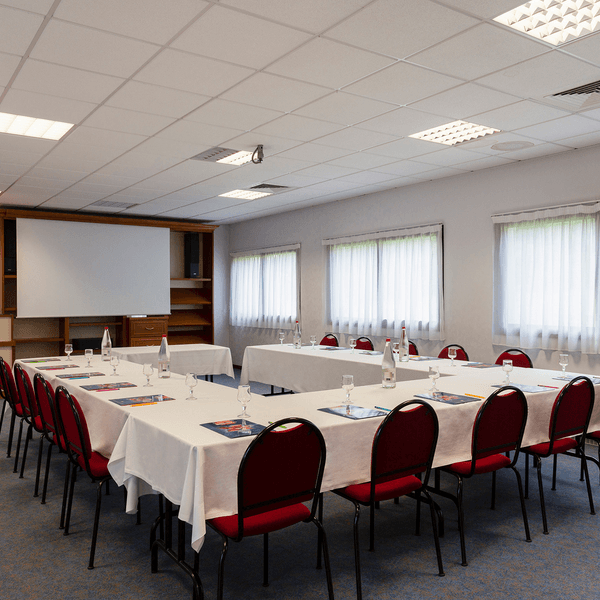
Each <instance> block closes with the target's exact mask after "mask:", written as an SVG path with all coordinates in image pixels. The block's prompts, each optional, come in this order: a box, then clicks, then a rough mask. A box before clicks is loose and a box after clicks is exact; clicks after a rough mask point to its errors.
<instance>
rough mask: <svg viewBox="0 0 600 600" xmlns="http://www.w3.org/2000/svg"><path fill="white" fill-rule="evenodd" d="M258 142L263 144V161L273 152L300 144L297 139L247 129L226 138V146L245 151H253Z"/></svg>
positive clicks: (268, 158) (276, 152) (267, 160)
mask: <svg viewBox="0 0 600 600" xmlns="http://www.w3.org/2000/svg"><path fill="white" fill-rule="evenodd" d="M259 144H262V145H263V151H264V154H265V163H268V162H269V160H270V157H271V156H273V155H274V154H279V153H280V152H283V151H285V150H289V149H290V148H293V147H294V146H298V145H300V142H299V141H298V140H290V139H286V138H281V137H276V136H271V135H267V134H266V133H259V132H257V131H249V132H247V133H244V134H242V135H240V136H238V137H235V138H232V139H230V140H227V148H231V149H233V150H245V151H246V152H253V151H254V150H255V149H256V146H258V145H259ZM253 166H256V165H253Z"/></svg>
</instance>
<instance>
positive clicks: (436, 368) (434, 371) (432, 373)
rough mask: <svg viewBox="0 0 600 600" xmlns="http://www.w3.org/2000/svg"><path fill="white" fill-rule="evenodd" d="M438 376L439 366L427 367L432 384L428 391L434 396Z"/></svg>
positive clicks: (436, 391)
mask: <svg viewBox="0 0 600 600" xmlns="http://www.w3.org/2000/svg"><path fill="white" fill-rule="evenodd" d="M439 378H440V368H439V366H437V365H436V366H434V367H429V379H430V380H431V384H432V385H431V389H430V390H429V392H430V393H431V395H432V396H434V397H435V395H436V394H437V393H438V392H439V390H438V389H437V386H436V382H437V380H438V379H439Z"/></svg>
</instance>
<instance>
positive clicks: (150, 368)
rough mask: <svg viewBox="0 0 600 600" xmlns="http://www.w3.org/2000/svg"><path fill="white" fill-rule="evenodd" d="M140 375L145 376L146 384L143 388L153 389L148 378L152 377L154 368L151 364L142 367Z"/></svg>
mask: <svg viewBox="0 0 600 600" xmlns="http://www.w3.org/2000/svg"><path fill="white" fill-rule="evenodd" d="M142 373H143V374H144V375H145V376H146V383H145V384H144V387H153V385H152V384H151V383H150V377H152V373H154V367H153V366H152V364H151V363H145V364H144V366H143V367H142Z"/></svg>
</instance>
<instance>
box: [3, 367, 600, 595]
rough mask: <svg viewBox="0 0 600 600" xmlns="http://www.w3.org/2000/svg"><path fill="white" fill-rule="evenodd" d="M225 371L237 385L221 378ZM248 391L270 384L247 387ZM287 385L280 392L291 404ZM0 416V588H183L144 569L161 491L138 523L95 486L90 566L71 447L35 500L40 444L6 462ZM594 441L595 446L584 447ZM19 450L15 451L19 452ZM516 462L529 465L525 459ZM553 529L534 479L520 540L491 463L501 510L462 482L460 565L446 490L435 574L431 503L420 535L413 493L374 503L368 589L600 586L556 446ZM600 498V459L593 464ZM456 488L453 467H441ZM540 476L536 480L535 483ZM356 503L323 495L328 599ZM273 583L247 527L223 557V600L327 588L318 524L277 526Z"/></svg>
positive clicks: (518, 524) (480, 487)
mask: <svg viewBox="0 0 600 600" xmlns="http://www.w3.org/2000/svg"><path fill="white" fill-rule="evenodd" d="M220 382H221V383H227V384H229V385H235V382H233V381H232V380H231V379H229V378H225V377H224V378H222V380H220ZM253 391H254V392H256V393H260V392H265V391H268V390H267V389H266V388H261V387H258V386H254V385H253ZM286 398H289V397H287V396H282V398H281V401H282V402H285V401H286ZM7 430H8V426H7V423H6V422H5V424H4V426H3V430H2V432H1V433H0V497H1V498H2V505H1V508H0V578H1V579H0V598H1V599H2V600H13V599H19V600H22V599H25V598H41V597H52V598H60V599H61V600H92V599H105V598H106V599H109V598H110V599H115V598H119V599H141V598H143V599H148V600H154V599H157V600H158V599H161V600H163V599H171V598H191V584H190V582H189V580H188V579H187V577H186V576H185V575H184V574H183V573H182V572H181V571H180V570H179V569H178V568H177V567H176V566H175V565H174V564H173V563H171V561H170V560H169V559H167V558H166V557H164V556H163V555H159V573H156V574H152V573H151V572H150V553H149V546H148V540H149V530H150V523H151V522H152V521H153V520H154V518H155V516H156V514H157V500H156V498H155V497H145V498H143V501H142V524H141V525H136V521H135V516H132V515H127V514H125V513H124V512H123V493H122V491H121V490H119V489H117V488H116V487H115V486H113V487H112V488H111V494H110V495H109V496H104V497H103V505H102V513H101V518H100V533H99V538H98V547H97V552H96V568H95V569H94V570H93V571H89V570H88V569H87V568H86V566H87V559H88V553H89V545H90V540H91V524H92V519H93V509H94V505H95V486H94V485H92V484H91V483H90V482H89V480H88V479H87V478H86V477H85V476H83V475H82V476H81V477H80V478H79V479H78V483H77V487H76V494H75V495H76V498H75V502H74V506H73V516H72V524H71V534H70V535H69V536H66V537H65V536H63V535H62V532H61V531H60V530H59V529H58V520H59V514H60V505H61V498H62V483H63V477H64V466H65V461H66V458H65V457H64V456H62V455H58V454H56V455H55V456H53V461H52V470H51V475H50V486H49V492H48V501H47V504H46V505H41V504H40V499H39V498H33V487H34V477H35V460H36V456H37V442H36V443H35V444H33V445H32V446H30V450H29V456H28V459H27V465H26V468H25V477H24V478H23V479H19V476H18V474H14V473H13V472H12V470H13V463H14V460H13V459H8V458H6V441H7ZM590 451H591V452H594V453H595V452H596V448H591V449H590ZM13 455H14V450H13ZM521 472H523V468H522V463H521ZM545 473H546V479H545V483H546V487H545V490H546V496H547V509H548V518H549V525H550V535H547V536H546V535H543V534H542V530H541V528H542V525H541V515H540V509H539V500H538V494H537V486H536V485H533V486H532V490H531V494H530V499H529V500H528V501H527V508H528V512H529V519H530V527H531V533H532V537H533V542H532V543H531V544H528V543H526V542H525V536H524V532H523V523H522V519H521V514H520V509H519V503H518V495H517V490H516V483H515V480H514V476H513V475H512V473H510V472H508V471H507V472H502V473H500V474H499V475H498V499H497V509H496V510H495V511H491V510H490V509H489V500H490V479H489V476H480V477H476V478H474V479H472V480H469V481H467V482H466V484H465V501H466V528H467V554H468V559H469V566H468V567H462V566H461V564H460V550H459V545H458V532H457V525H456V511H455V509H454V507H453V505H452V504H451V503H450V502H448V501H446V500H440V504H441V506H442V508H443V510H444V514H445V517H446V535H445V537H444V538H443V539H442V540H441V543H442V553H443V558H444V567H445V571H446V576H445V577H443V578H440V577H438V576H437V567H436V561H435V551H434V547H433V538H432V535H431V528H430V526H429V518H428V516H429V513H428V512H424V518H423V528H422V534H421V536H420V537H416V536H415V535H414V534H413V528H414V506H415V505H414V502H413V501H411V500H410V499H405V500H404V501H401V502H400V504H399V505H394V504H393V502H386V503H383V504H382V507H381V510H379V511H378V512H377V514H376V551H375V553H370V552H368V551H366V546H367V543H368V540H367V538H368V517H367V513H366V512H365V513H364V514H363V519H362V521H361V525H362V527H361V543H362V544H363V546H362V550H363V551H362V553H361V558H362V563H363V564H362V567H363V568H362V574H363V593H364V597H365V598H366V599H371V598H372V599H381V600H387V599H397V598H402V599H406V600H412V599H415V600H416V599H420V598H436V599H449V600H457V599H467V600H482V599H485V600H512V599H515V600H517V599H518V600H523V599H538V598H539V599H544V600H553V599H558V598H560V599H561V600H562V599H564V600H570V599H578V600H579V599H581V598H588V599H593V598H597V597H598V596H599V592H598V590H599V589H600V571H599V569H598V546H599V542H600V536H599V533H600V515H598V516H592V515H590V513H589V508H588V503H587V494H586V492H585V485H584V484H583V483H582V482H580V481H579V465H578V462H577V461H576V460H575V459H571V458H561V459H560V460H559V469H558V486H557V487H558V489H557V491H556V492H552V491H550V478H549V475H550V473H551V465H550V464H548V465H545ZM590 473H591V477H592V483H593V490H594V492H595V493H596V497H597V502H598V506H599V509H600V486H599V485H598V470H597V469H596V467H594V466H591V469H590ZM442 483H443V485H444V486H445V487H448V489H450V486H451V485H453V483H452V479H451V478H448V479H443V481H442ZM532 483H533V484H535V482H532ZM352 519H353V508H352V505H351V504H350V503H348V502H346V501H344V500H342V499H340V498H338V497H337V496H334V495H333V494H326V495H325V527H326V530H327V534H328V538H329V544H330V552H331V562H332V569H333V583H334V590H335V594H336V598H339V599H352V598H355V597H356V593H355V583H354V558H353V546H352ZM270 542H271V543H270V550H271V563H270V572H271V584H270V586H269V587H268V588H263V587H262V585H261V581H262V544H261V539H259V538H256V539H254V538H249V539H246V540H244V541H243V542H242V543H241V544H232V546H231V549H230V552H229V555H228V557H227V563H226V574H225V598H229V599H231V600H246V599H259V598H260V599H277V600H283V599H288V598H289V599H294V600H304V599H306V600H308V599H313V598H326V597H327V589H326V584H325V573H324V571H317V570H315V568H314V567H315V556H316V528H315V527H314V526H312V525H310V524H306V525H305V524H300V525H297V526H295V527H294V528H291V529H289V530H286V531H283V532H279V533H277V534H272V535H271V539H270ZM219 553H220V540H219V538H218V536H217V535H216V534H214V533H213V532H209V534H208V536H207V539H206V542H205V544H204V547H203V548H202V550H201V553H200V576H201V578H202V582H203V585H204V591H205V594H206V598H207V599H214V598H215V597H216V570H217V562H218V559H219Z"/></svg>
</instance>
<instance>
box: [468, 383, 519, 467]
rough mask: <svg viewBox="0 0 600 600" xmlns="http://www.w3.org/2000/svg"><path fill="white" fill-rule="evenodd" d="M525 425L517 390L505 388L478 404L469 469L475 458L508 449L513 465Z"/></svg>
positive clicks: (473, 464) (473, 465)
mask: <svg viewBox="0 0 600 600" xmlns="http://www.w3.org/2000/svg"><path fill="white" fill-rule="evenodd" d="M526 422H527V400H526V399H525V395H524V394H523V392H522V391H521V390H519V389H517V388H514V387H510V386H507V387H503V388H500V389H499V390H497V391H495V392H494V393H493V394H492V395H491V396H489V397H488V399H487V400H486V401H485V402H484V403H483V404H482V405H481V408H480V409H479V411H478V413H477V416H476V417H475V423H474V425H473V439H472V442H471V458H472V469H474V467H475V461H476V460H478V459H481V458H485V457H486V456H491V455H492V454H500V453H503V452H508V451H511V450H516V452H515V457H514V459H513V464H514V462H515V461H516V459H517V456H518V454H519V452H518V451H519V449H520V447H521V440H522V439H523V432H524V431H525V423H526Z"/></svg>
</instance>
